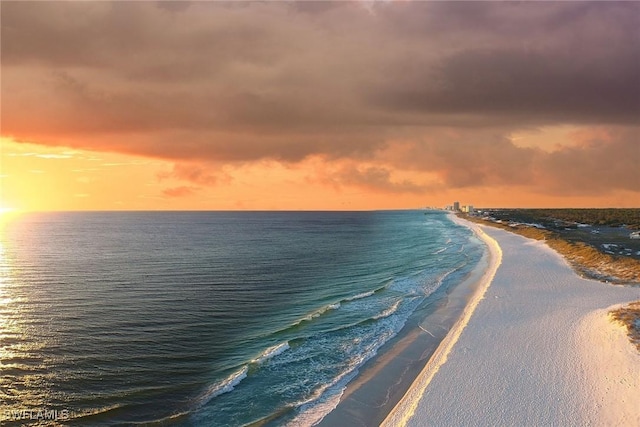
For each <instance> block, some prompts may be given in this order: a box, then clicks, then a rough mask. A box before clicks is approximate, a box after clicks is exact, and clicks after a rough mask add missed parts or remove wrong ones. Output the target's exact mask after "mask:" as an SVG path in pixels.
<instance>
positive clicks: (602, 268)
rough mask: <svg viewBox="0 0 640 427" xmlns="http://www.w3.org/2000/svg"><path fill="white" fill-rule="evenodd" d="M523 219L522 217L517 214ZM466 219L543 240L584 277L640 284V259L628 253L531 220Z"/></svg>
mask: <svg viewBox="0 0 640 427" xmlns="http://www.w3.org/2000/svg"><path fill="white" fill-rule="evenodd" d="M516 217H517V218H518V219H519V220H522V216H520V215H518V216H516ZM465 218H466V219H468V220H471V221H474V222H478V223H481V224H486V225H491V226H493V227H498V228H502V229H504V230H507V231H511V232H513V233H516V234H520V235H522V236H525V237H528V238H531V239H536V240H543V241H545V243H546V244H547V245H548V246H549V247H551V248H552V249H554V250H556V251H557V252H558V253H560V254H561V255H563V256H564V257H565V258H566V259H567V260H568V261H569V263H570V264H571V265H572V267H573V268H574V269H575V270H576V271H577V272H578V273H579V274H580V275H582V276H584V277H588V278H592V279H596V280H601V281H605V282H610V283H614V284H629V283H640V260H638V259H634V258H632V257H629V256H624V255H613V254H609V253H605V252H603V251H601V250H599V249H597V248H596V247H594V246H592V245H590V244H588V243H586V242H584V241H576V240H573V239H569V238H566V236H563V235H562V234H561V232H559V231H557V230H554V229H551V228H538V227H535V226H532V225H530V224H527V223H518V222H505V221H502V222H495V221H491V220H487V219H483V218H480V217H477V216H471V215H465Z"/></svg>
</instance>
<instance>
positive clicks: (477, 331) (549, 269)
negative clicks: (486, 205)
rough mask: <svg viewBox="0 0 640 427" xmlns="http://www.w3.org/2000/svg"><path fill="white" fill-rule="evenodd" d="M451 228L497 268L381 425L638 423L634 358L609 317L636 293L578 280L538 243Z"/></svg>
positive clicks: (639, 362) (638, 368)
mask: <svg viewBox="0 0 640 427" xmlns="http://www.w3.org/2000/svg"><path fill="white" fill-rule="evenodd" d="M463 221H464V222H463ZM455 222H457V223H459V224H462V225H466V226H468V227H469V228H471V229H472V230H474V231H475V230H479V231H481V232H482V233H484V234H486V235H488V237H489V238H490V239H492V240H493V241H494V242H496V245H497V246H498V248H499V249H500V248H501V251H503V255H504V256H503V262H502V263H501V264H500V265H499V268H497V271H496V274H495V275H494V276H493V277H492V280H490V281H489V283H487V284H486V286H485V287H484V291H485V292H483V295H479V296H476V298H474V302H475V304H473V306H472V304H470V306H469V308H468V309H466V310H465V312H467V315H466V316H465V317H466V320H465V321H463V320H462V319H461V321H460V323H459V324H457V325H456V327H455V328H453V329H452V331H451V333H450V334H449V335H448V336H447V338H445V340H444V341H443V343H442V344H441V346H440V347H441V348H439V349H438V351H437V353H436V354H434V356H433V357H432V359H431V360H430V361H429V362H428V363H427V365H426V366H425V368H424V369H423V371H422V372H421V373H420V375H419V376H418V378H416V380H415V382H414V384H413V385H412V387H411V388H410V389H409V391H408V392H407V393H406V394H405V396H404V397H403V399H402V400H401V401H400V403H398V405H396V407H395V408H394V409H393V410H392V411H391V412H390V413H389V415H388V416H387V418H386V420H385V422H384V423H383V425H384V426H394V427H396V426H405V425H410V426H411V425H415V426H421V425H469V424H476V425H477V424H479V425H531V424H545V425H548V424H552V425H557V424H560V425H584V424H596V425H600V424H607V425H616V424H620V423H627V424H629V423H630V422H631V423H632V424H633V423H636V424H640V411H639V410H638V409H637V408H636V406H637V405H634V403H637V396H638V395H640V379H638V378H640V375H638V373H640V355H639V354H637V352H635V347H634V346H633V345H632V344H631V343H630V342H629V340H628V339H627V338H626V336H625V334H624V333H623V332H622V328H623V327H622V326H621V325H620V326H618V325H617V324H614V323H613V322H612V321H611V319H610V318H609V317H608V312H609V310H610V309H611V307H612V306H614V305H617V304H625V303H628V302H630V301H633V300H637V299H638V298H640V289H637V288H629V287H627V288H621V287H615V286H611V285H607V284H603V283H601V282H597V281H594V280H588V279H584V278H581V277H580V276H578V275H577V274H575V272H574V271H573V270H572V268H571V266H570V265H569V263H568V261H567V260H566V259H565V258H564V257H562V256H561V255H559V254H558V253H557V252H555V251H554V250H552V249H551V248H549V247H548V246H547V245H545V244H544V243H543V242H538V241H534V240H531V239H527V238H524V237H522V236H519V235H516V234H513V233H510V232H508V231H504V230H500V229H496V228H491V227H487V226H479V225H478V224H475V223H472V222H469V221H466V220H464V219H461V218H457V217H456V221H455ZM483 229H484V230H483ZM607 307H608V308H607ZM474 309H475V310H474ZM603 344H604V345H603ZM612 361H615V362H612ZM634 375H635V377H633V376H634Z"/></svg>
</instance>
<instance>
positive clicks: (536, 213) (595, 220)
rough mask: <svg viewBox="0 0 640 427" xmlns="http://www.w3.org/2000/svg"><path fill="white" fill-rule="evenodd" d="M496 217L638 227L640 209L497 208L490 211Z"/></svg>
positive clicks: (558, 224)
mask: <svg viewBox="0 0 640 427" xmlns="http://www.w3.org/2000/svg"><path fill="white" fill-rule="evenodd" d="M492 213H493V214H494V215H496V217H504V218H510V219H512V220H514V221H521V222H529V223H539V224H542V225H544V226H545V227H549V228H554V227H566V226H569V227H571V226H573V227H575V226H576V224H590V225H593V226H608V227H621V226H625V227H627V228H629V229H633V230H638V229H640V209H633V208H625V209H617V208H606V209H499V210H496V211H492Z"/></svg>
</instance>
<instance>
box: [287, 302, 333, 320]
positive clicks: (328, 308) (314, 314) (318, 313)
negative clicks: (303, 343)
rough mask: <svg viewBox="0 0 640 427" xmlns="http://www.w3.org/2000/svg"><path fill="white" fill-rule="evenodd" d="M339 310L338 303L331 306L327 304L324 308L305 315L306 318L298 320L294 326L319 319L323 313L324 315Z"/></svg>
mask: <svg viewBox="0 0 640 427" xmlns="http://www.w3.org/2000/svg"><path fill="white" fill-rule="evenodd" d="M339 308H340V303H339V302H336V303H332V304H327V305H325V306H324V307H320V308H319V309H317V310H315V311H313V312H311V313H309V314H307V315H306V316H304V317H303V318H302V319H300V320H298V321H297V322H296V323H294V326H295V325H299V324H300V323H302V322H308V321H310V320H313V319H315V318H316V317H320V316H322V315H323V314H324V313H326V312H327V311H331V310H337V309H339Z"/></svg>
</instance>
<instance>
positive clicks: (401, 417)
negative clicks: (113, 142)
mask: <svg viewBox="0 0 640 427" xmlns="http://www.w3.org/2000/svg"><path fill="white" fill-rule="evenodd" d="M450 218H451V220H452V221H453V222H454V223H456V224H458V225H462V226H466V227H467V228H470V229H471V230H472V231H473V232H474V233H475V234H476V236H477V237H478V238H479V239H481V240H482V241H483V242H484V243H485V244H486V245H487V248H488V250H489V251H488V252H489V253H488V257H489V265H488V267H487V269H486V270H485V272H484V274H483V276H482V277H481V278H480V283H481V285H480V286H479V287H478V289H477V290H476V292H475V294H474V296H473V297H472V298H471V301H470V302H469V304H468V305H467V306H466V307H465V309H464V310H463V312H462V315H461V316H460V318H459V319H458V321H457V322H456V323H455V324H454V325H453V327H452V328H451V330H450V331H449V333H448V334H447V335H446V336H445V338H444V339H443V340H442V342H441V343H440V345H439V346H438V348H437V349H436V351H435V353H433V355H432V356H431V359H430V360H429V361H428V362H427V364H426V365H425V367H424V368H423V369H422V372H420V374H418V377H417V378H416V379H415V381H414V383H413V385H411V387H410V388H409V391H407V393H406V394H405V395H404V396H403V397H402V399H400V402H398V403H397V404H396V406H395V407H394V408H393V409H392V410H391V412H390V413H389V414H388V415H387V418H385V419H384V421H383V422H382V423H381V424H380V426H381V427H404V426H406V425H407V422H408V421H409V419H410V418H411V417H412V416H413V414H414V413H415V410H416V408H417V407H418V403H419V402H420V399H421V397H422V395H423V393H424V391H425V390H426V388H427V386H428V385H429V383H430V382H431V380H432V379H433V377H434V376H435V374H436V372H438V370H439V369H440V367H441V366H442V365H444V364H445V363H446V362H447V357H448V356H449V353H450V352H451V349H452V348H453V346H454V344H455V343H456V342H457V341H458V338H459V337H460V335H461V334H462V330H463V329H464V327H465V326H466V325H467V323H468V322H469V319H471V316H472V314H473V312H474V311H475V309H476V307H477V306H478V304H479V303H480V301H481V300H482V299H483V298H484V294H485V292H486V291H487V289H489V285H491V282H492V281H493V278H494V276H495V274H496V272H497V271H498V267H499V266H500V264H501V263H502V248H500V245H498V242H497V241H496V240H495V239H493V238H491V237H490V236H488V235H487V234H486V233H485V232H484V231H483V230H482V229H481V228H480V227H479V226H478V225H476V224H474V223H472V222H470V221H465V220H462V219H460V218H458V217H455V216H452V217H450ZM421 329H422V328H421Z"/></svg>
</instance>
